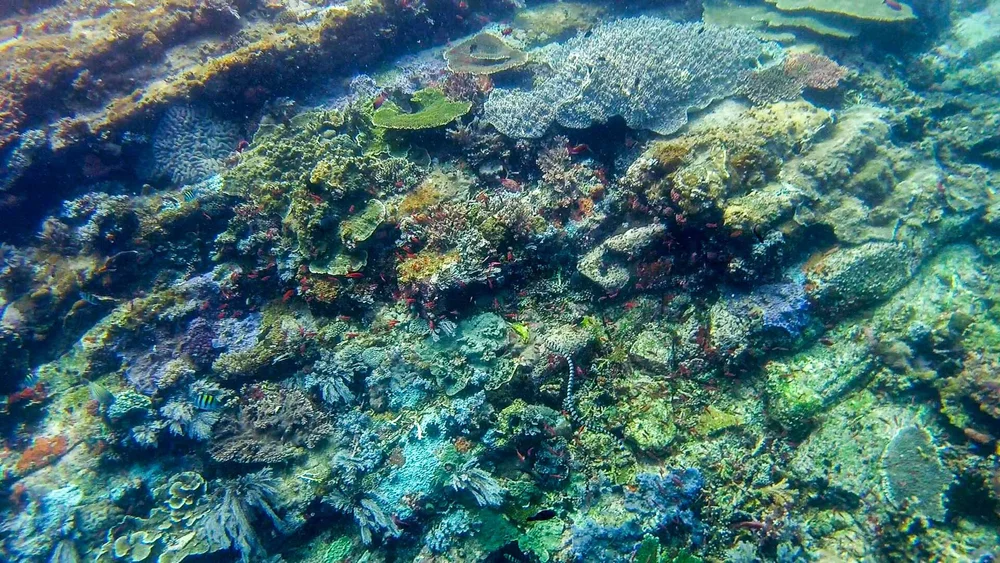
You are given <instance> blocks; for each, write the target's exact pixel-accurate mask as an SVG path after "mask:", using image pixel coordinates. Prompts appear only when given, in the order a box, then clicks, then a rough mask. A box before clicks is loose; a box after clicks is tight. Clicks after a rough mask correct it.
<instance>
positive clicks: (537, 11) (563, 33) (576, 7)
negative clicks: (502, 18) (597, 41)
mask: <svg viewBox="0 0 1000 563" xmlns="http://www.w3.org/2000/svg"><path fill="white" fill-rule="evenodd" d="M605 12H606V9H605V8H604V6H601V5H598V4H591V3H584V2H545V3H542V4H537V5H532V6H527V7H526V8H524V9H522V10H519V11H518V12H517V15H516V16H514V26H515V27H517V28H519V29H520V30H524V34H525V36H526V41H527V42H528V43H537V44H541V43H548V42H550V41H559V40H561V39H568V38H569V37H572V36H573V35H576V34H577V33H579V32H585V31H587V30H589V29H591V28H592V27H594V26H595V25H597V24H598V23H599V21H600V17H601V16H602V15H603V14H604V13H605Z"/></svg>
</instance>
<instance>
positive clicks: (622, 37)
mask: <svg viewBox="0 0 1000 563" xmlns="http://www.w3.org/2000/svg"><path fill="white" fill-rule="evenodd" d="M776 49H777V46H776V45H774V44H771V43H764V42H761V41H759V40H758V39H757V38H756V37H755V36H754V34H753V33H752V32H750V31H748V30H744V29H739V28H719V27H714V26H709V25H705V24H701V23H691V24H682V23H675V22H671V21H669V20H665V19H658V18H652V17H638V18H627V19H621V20H617V21H614V22H610V23H606V24H604V25H601V26H599V27H596V28H594V29H593V30H592V32H591V33H590V34H588V35H580V36H578V37H576V38H574V39H571V40H569V41H567V42H566V43H565V44H563V45H561V46H558V47H556V48H554V49H552V50H551V51H550V52H548V53H547V60H546V61H545V62H547V63H548V64H549V66H551V68H552V69H553V72H552V75H551V76H550V77H549V78H548V79H546V80H545V81H544V82H541V83H540V84H538V85H536V86H535V87H534V88H532V89H530V90H524V89H503V88H495V89H494V90H493V91H492V93H491V94H490V97H489V99H488V100H487V101H486V118H487V120H488V121H489V122H490V123H492V124H493V125H494V126H495V127H496V128H497V129H498V130H499V131H500V132H501V133H504V134H505V135H507V136H510V137H527V138H537V137H541V136H542V135H543V134H544V133H545V131H546V129H548V127H549V125H551V124H552V122H553V121H556V122H558V123H559V124H561V125H563V126H565V127H572V128H577V129H580V128H586V127H589V126H591V125H592V124H594V123H603V122H605V121H607V120H608V119H609V118H611V117H613V116H616V115H620V116H622V117H623V118H625V121H626V122H627V123H628V125H629V127H632V128H633V129H650V130H652V131H655V132H657V133H660V134H663V135H667V134H670V133H673V132H674V131H677V130H678V129H680V128H681V127H682V126H684V124H685V123H687V113H688V110H689V109H702V108H704V107H706V106H708V105H709V104H710V103H711V102H713V101H714V100H718V99H721V98H725V97H727V96H729V95H731V94H732V93H733V92H734V91H735V90H736V88H737V86H738V82H739V76H740V74H741V73H742V72H743V71H746V70H748V69H750V68H753V67H754V66H756V64H757V62H758V59H759V58H761V57H762V56H764V55H767V54H768V53H771V52H776Z"/></svg>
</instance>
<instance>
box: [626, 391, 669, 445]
mask: <svg viewBox="0 0 1000 563" xmlns="http://www.w3.org/2000/svg"><path fill="white" fill-rule="evenodd" d="M628 410H629V412H631V413H637V414H635V415H634V416H632V417H631V418H629V421H628V423H627V424H626V425H625V431H624V432H623V437H624V439H625V440H626V441H627V442H630V443H632V444H634V445H635V446H636V447H637V448H639V450H640V451H643V452H650V453H652V454H653V455H663V454H666V453H667V451H668V448H669V447H670V444H671V443H672V442H673V441H674V438H675V437H676V436H677V426H676V425H675V424H674V417H675V415H674V412H673V409H671V408H670V405H669V403H666V402H664V401H659V400H654V399H651V398H649V397H637V398H636V399H635V400H634V401H633V402H632V403H631V404H630V405H629V406H628Z"/></svg>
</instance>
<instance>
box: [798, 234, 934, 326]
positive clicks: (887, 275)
mask: <svg viewBox="0 0 1000 563" xmlns="http://www.w3.org/2000/svg"><path fill="white" fill-rule="evenodd" d="M916 266H917V259H916V256H915V255H914V253H913V252H912V251H910V250H909V249H908V248H907V247H906V246H905V245H903V244H899V243H889V242H871V243H868V244H863V245H861V246H856V247H853V248H847V249H836V250H834V251H832V252H829V253H828V254H825V255H823V256H821V257H820V258H819V259H818V260H816V261H815V262H811V263H809V264H807V265H806V266H805V268H804V269H805V271H806V278H807V282H806V284H807V291H808V293H809V298H810V300H812V302H813V303H815V305H816V308H817V310H819V311H821V312H822V313H823V314H824V315H826V316H829V317H840V316H844V315H847V314H850V313H851V312H853V311H857V310H859V309H862V308H865V307H870V306H872V305H874V304H876V303H878V302H880V301H883V300H885V299H886V298H888V297H890V296H891V295H892V294H893V293H895V292H896V291H898V290H899V289H901V288H902V287H903V286H904V285H906V283H907V282H909V281H910V278H911V277H912V276H913V273H914V271H915V269H916Z"/></svg>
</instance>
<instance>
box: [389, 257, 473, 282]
mask: <svg viewBox="0 0 1000 563" xmlns="http://www.w3.org/2000/svg"><path fill="white" fill-rule="evenodd" d="M458 261H459V255H458V251H451V252H448V253H446V254H440V253H437V252H434V251H431V250H423V251H421V252H418V253H417V254H415V255H414V256H413V257H412V258H408V259H406V260H404V261H402V262H400V263H399V264H398V265H397V266H396V273H397V274H398V276H399V281H400V282H402V283H412V282H416V281H420V280H426V279H428V278H430V277H431V276H433V275H435V274H437V273H439V272H442V271H444V270H446V269H448V268H449V267H451V266H452V265H454V264H457V263H458Z"/></svg>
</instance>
